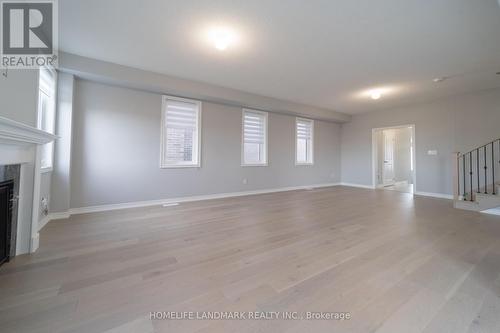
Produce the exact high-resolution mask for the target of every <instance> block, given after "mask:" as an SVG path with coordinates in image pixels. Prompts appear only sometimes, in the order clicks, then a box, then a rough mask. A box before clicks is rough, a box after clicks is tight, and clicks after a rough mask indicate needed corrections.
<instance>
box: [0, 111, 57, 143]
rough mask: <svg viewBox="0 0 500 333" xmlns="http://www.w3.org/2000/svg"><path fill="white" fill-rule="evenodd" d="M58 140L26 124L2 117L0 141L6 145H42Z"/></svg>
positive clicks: (54, 136)
mask: <svg viewBox="0 0 500 333" xmlns="http://www.w3.org/2000/svg"><path fill="white" fill-rule="evenodd" d="M55 139H57V136H56V135H54V134H50V133H47V132H44V131H41V130H39V129H37V128H34V127H31V126H28V125H26V124H23V123H20V122H17V121H14V120H11V119H8V118H5V117H0V141H1V142H2V143H5V144H22V145H25V144H37V145H42V144H45V143H49V142H51V141H54V140H55Z"/></svg>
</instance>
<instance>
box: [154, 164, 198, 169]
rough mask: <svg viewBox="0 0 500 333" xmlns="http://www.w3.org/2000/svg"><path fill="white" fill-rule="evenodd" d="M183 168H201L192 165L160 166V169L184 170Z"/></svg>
mask: <svg viewBox="0 0 500 333" xmlns="http://www.w3.org/2000/svg"><path fill="white" fill-rule="evenodd" d="M185 168H201V165H199V164H193V165H160V169H185Z"/></svg>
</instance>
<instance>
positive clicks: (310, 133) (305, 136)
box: [295, 118, 314, 165]
mask: <svg viewBox="0 0 500 333" xmlns="http://www.w3.org/2000/svg"><path fill="white" fill-rule="evenodd" d="M313 151H314V121H312V120H309V119H302V118H296V120H295V164H297V165H301V164H313V163H314V159H313Z"/></svg>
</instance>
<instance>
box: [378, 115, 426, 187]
mask: <svg viewBox="0 0 500 333" xmlns="http://www.w3.org/2000/svg"><path fill="white" fill-rule="evenodd" d="M400 128H411V136H412V139H413V151H412V158H413V193H415V192H416V191H417V159H416V150H417V149H416V146H417V139H416V137H415V124H407V125H398V126H387V127H376V128H372V186H373V188H377V187H380V186H377V171H378V145H377V132H380V131H383V130H387V129H400Z"/></svg>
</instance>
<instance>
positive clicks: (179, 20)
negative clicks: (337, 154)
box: [59, 0, 500, 114]
mask: <svg viewBox="0 0 500 333" xmlns="http://www.w3.org/2000/svg"><path fill="white" fill-rule="evenodd" d="M59 11H60V21H59V24H60V26H59V35H60V48H61V49H62V50H63V51H66V52H69V53H75V54H78V55H83V56H87V57H91V58H96V59H100V60H105V61H109V62H114V63H117V64H121V65H126V66H131V67H136V68H140V69H145V70H150V71H154V72H159V73H164V74H169V75H173V76H177V77H181V78H186V79H193V80H197V81H203V82H208V83H212V84H216V85H220V86H224V87H231V88H236V89H240V90H243V91H247V92H252V93H257V94H261V95H265V96H270V97H275V98H280V99H284V100H288V101H293V102H299V103H303V104H308V105H314V106H318V107H323V108H328V109H331V110H336V111H340V112H345V113H351V114H353V113H359V112H367V111H373V110H378V109H384V108H392V107H397V106H401V105H406V104H413V103H418V102H424V101H428V100H432V99H436V98H439V97H444V96H449V95H454V94H461V93H465V92H471V91H478V90H483V89H489V88H494V87H500V75H496V74H495V73H496V72H499V71H500V6H499V4H498V3H497V1H496V0H473V1H471V0H432V1H422V0H378V1H373V0H323V1H320V0H308V1H303V0H286V1H284V0H251V1H250V0H247V1H235V0H232V1H230V0H227V1H224V0H209V1H208V0H206V1H205V0H196V1H194V0H191V1H188V0H169V1H165V0H143V1H137V0H133V1H132V0H85V1H82V0H61V1H60V2H59ZM214 24H224V25H228V26H230V27H232V28H234V29H235V30H237V31H238V32H239V35H240V42H239V43H238V45H234V47H232V48H230V49H228V50H226V51H225V52H220V51H217V50H215V49H214V48H213V47H211V46H210V45H208V44H207V43H205V42H204V41H203V40H202V39H201V37H200V36H201V35H202V33H203V32H204V31H205V29H206V28H207V27H209V26H212V25H214ZM440 76H450V77H451V78H450V79H449V80H446V81H444V82H442V83H439V84H436V83H433V82H432V79H433V78H435V77H440ZM373 87H387V88H390V89H392V93H388V94H386V95H385V96H383V98H382V99H380V100H378V101H373V100H371V99H369V98H367V96H365V95H362V92H363V91H364V90H366V89H369V88H373Z"/></svg>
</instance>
